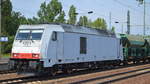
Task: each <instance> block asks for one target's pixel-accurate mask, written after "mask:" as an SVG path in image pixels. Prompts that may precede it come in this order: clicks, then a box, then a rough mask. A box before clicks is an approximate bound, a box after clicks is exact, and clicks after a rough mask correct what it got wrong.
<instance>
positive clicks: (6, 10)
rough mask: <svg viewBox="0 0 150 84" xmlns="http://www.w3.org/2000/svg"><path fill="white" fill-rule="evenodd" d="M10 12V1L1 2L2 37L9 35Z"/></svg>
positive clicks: (2, 0) (3, 0) (10, 28)
mask: <svg viewBox="0 0 150 84" xmlns="http://www.w3.org/2000/svg"><path fill="white" fill-rule="evenodd" d="M11 12H12V4H11V2H10V0H1V29H2V34H3V35H8V34H9V33H11V32H10V31H11V30H12V25H11V20H12V19H11Z"/></svg>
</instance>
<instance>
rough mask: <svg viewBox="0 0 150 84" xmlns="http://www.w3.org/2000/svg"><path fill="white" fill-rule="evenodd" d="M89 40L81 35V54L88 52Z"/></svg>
mask: <svg viewBox="0 0 150 84" xmlns="http://www.w3.org/2000/svg"><path fill="white" fill-rule="evenodd" d="M86 48H87V42H86V38H85V37H80V54H86V52H87V51H86Z"/></svg>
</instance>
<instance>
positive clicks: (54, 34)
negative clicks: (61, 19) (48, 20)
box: [52, 32, 57, 41]
mask: <svg viewBox="0 0 150 84" xmlns="http://www.w3.org/2000/svg"><path fill="white" fill-rule="evenodd" d="M52 40H53V41H56V40H57V32H53V34H52Z"/></svg>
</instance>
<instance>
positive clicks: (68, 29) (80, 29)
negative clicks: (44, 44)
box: [20, 23, 116, 37]
mask: <svg viewBox="0 0 150 84" xmlns="http://www.w3.org/2000/svg"><path fill="white" fill-rule="evenodd" d="M47 26H56V27H58V26H61V27H62V28H63V30H64V31H65V32H74V33H86V34H95V35H103V36H110V37H116V35H115V33H112V32H110V31H107V30H100V29H95V28H90V27H83V26H77V25H70V24H62V23H48V24H36V25H21V26H20V29H24V28H29V27H32V28H39V29H44V28H50V27H47Z"/></svg>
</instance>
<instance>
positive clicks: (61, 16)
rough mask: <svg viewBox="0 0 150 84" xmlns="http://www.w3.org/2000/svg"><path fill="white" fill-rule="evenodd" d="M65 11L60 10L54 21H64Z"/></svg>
mask: <svg viewBox="0 0 150 84" xmlns="http://www.w3.org/2000/svg"><path fill="white" fill-rule="evenodd" d="M65 21H66V20H65V12H64V11H62V12H61V13H60V15H59V16H58V18H57V19H56V20H55V22H59V23H65Z"/></svg>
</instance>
